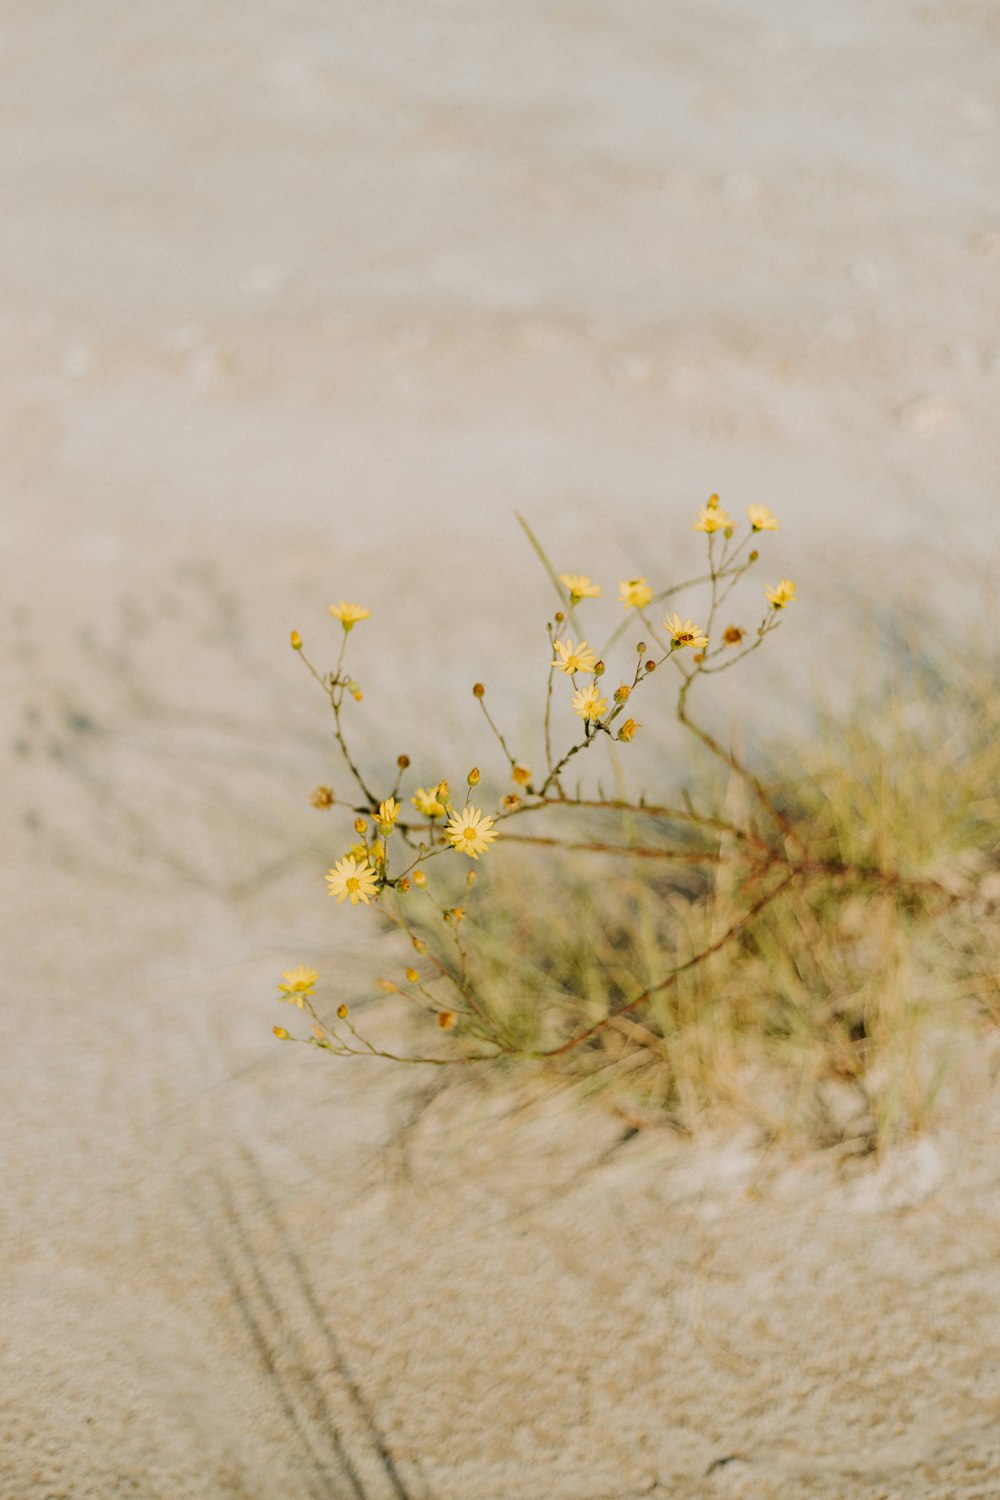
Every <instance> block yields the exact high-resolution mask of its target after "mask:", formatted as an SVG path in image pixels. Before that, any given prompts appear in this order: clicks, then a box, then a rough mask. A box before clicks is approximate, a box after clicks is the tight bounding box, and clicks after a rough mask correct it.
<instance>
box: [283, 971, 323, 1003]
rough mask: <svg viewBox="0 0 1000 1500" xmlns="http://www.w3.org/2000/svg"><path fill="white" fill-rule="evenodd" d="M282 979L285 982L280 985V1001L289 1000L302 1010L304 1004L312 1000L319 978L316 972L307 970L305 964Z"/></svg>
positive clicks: (284, 975)
mask: <svg viewBox="0 0 1000 1500" xmlns="http://www.w3.org/2000/svg"><path fill="white" fill-rule="evenodd" d="M281 977H282V979H283V980H284V981H285V982H284V984H279V985H278V999H279V1000H288V1001H290V1002H291V1004H293V1005H297V1006H298V1007H299V1010H301V1009H302V1006H303V1003H304V1002H305V1001H306V1000H311V999H312V993H313V990H314V989H315V988H316V981H317V979H318V978H319V975H318V974H317V972H316V970H315V969H307V968H306V966H305V965H304V964H300V965H299V967H298V968H297V969H289V970H288V972H287V973H286V974H282V976H281Z"/></svg>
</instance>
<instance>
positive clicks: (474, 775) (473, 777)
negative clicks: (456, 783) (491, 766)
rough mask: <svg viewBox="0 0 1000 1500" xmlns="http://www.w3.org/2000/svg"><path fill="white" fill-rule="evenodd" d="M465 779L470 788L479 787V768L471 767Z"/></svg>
mask: <svg viewBox="0 0 1000 1500" xmlns="http://www.w3.org/2000/svg"><path fill="white" fill-rule="evenodd" d="M465 779H466V781H467V782H468V783H469V785H470V786H478V785H479V767H478V766H473V768H472V770H471V771H470V772H469V774H468V776H467V777H466V778H465Z"/></svg>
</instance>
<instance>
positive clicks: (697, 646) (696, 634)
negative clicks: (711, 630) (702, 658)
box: [663, 615, 708, 651]
mask: <svg viewBox="0 0 1000 1500" xmlns="http://www.w3.org/2000/svg"><path fill="white" fill-rule="evenodd" d="M663 627H664V629H665V630H669V631H670V639H671V640H672V641H673V643H674V647H675V648H678V647H680V646H690V647H691V649H692V651H700V650H701V649H702V647H703V646H707V645H708V636H707V635H705V634H704V632H703V631H702V628H701V626H700V625H696V624H695V623H694V621H693V620H682V619H681V617H680V615H667V617H666V619H665V620H664V621H663Z"/></svg>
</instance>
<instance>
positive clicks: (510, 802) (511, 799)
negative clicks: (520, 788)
mask: <svg viewBox="0 0 1000 1500" xmlns="http://www.w3.org/2000/svg"><path fill="white" fill-rule="evenodd" d="M500 806H501V807H502V808H504V810H505V811H506V812H515V811H516V810H517V808H519V807H520V806H521V799H520V797H519V796H518V795H517V793H516V792H508V793H507V795H506V797H501V798H500Z"/></svg>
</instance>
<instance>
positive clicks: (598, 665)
mask: <svg viewBox="0 0 1000 1500" xmlns="http://www.w3.org/2000/svg"><path fill="white" fill-rule="evenodd" d="M594 676H595V677H603V676H604V663H603V662H602V661H599V662H595V663H594Z"/></svg>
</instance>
